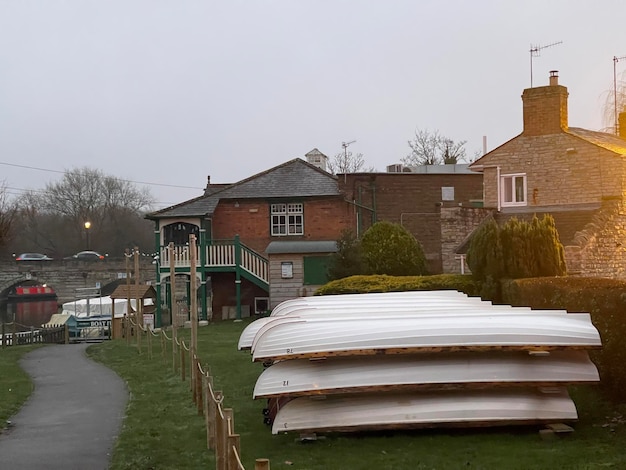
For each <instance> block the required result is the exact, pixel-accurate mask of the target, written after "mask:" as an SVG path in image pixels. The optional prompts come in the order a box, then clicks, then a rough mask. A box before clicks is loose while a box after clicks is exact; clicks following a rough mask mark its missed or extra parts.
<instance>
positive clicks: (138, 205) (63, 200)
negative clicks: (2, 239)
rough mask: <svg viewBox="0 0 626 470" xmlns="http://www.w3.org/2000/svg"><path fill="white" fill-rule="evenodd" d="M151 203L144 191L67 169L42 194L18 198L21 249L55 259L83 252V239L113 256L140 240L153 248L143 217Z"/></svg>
mask: <svg viewBox="0 0 626 470" xmlns="http://www.w3.org/2000/svg"><path fill="white" fill-rule="evenodd" d="M152 203H153V198H152V196H151V194H150V192H149V190H148V189H143V190H140V189H137V188H136V187H135V186H134V184H133V183H131V182H129V181H125V180H121V179H118V178H115V177H112V176H107V175H105V174H104V173H102V172H101V171H99V170H94V169H90V168H81V169H75V170H71V171H68V172H66V173H65V175H64V176H63V178H62V179H61V180H60V181H58V182H55V183H49V184H47V185H46V187H45V189H44V190H42V191H39V192H30V193H27V194H25V195H23V196H22V197H21V199H20V201H19V207H20V211H19V216H20V217H19V219H20V226H21V233H23V236H22V240H21V242H22V244H21V245H20V246H23V245H28V246H30V247H32V248H31V249H33V250H34V249H41V250H45V251H47V252H50V253H54V254H55V255H66V254H71V253H73V252H75V251H78V250H82V249H85V247H86V246H87V245H88V243H87V240H91V242H92V244H93V248H98V250H100V251H107V252H112V253H123V251H124V248H127V247H128V246H129V244H131V245H132V244H133V243H135V244H136V243H138V242H139V241H142V242H143V243H142V244H141V246H146V247H149V248H152V246H151V245H152V243H153V240H152V236H153V234H152V231H151V230H150V228H151V223H150V222H147V221H146V220H144V219H143V216H144V214H145V213H146V212H147V211H149V210H150V206H151V204H152ZM85 222H90V224H91V225H90V228H86V226H85ZM87 230H89V233H87ZM18 249H22V248H21V247H20V248H18Z"/></svg>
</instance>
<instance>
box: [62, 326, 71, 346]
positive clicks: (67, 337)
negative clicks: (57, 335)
mask: <svg viewBox="0 0 626 470" xmlns="http://www.w3.org/2000/svg"><path fill="white" fill-rule="evenodd" d="M63 326H64V328H63V335H64V342H65V344H70V327H69V326H67V323H65V325H63Z"/></svg>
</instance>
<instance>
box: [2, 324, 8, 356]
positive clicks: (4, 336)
mask: <svg viewBox="0 0 626 470" xmlns="http://www.w3.org/2000/svg"><path fill="white" fill-rule="evenodd" d="M6 346H7V337H6V334H5V326H4V322H2V349H4V348H6Z"/></svg>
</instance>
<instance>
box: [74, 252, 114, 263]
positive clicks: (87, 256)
mask: <svg viewBox="0 0 626 470" xmlns="http://www.w3.org/2000/svg"><path fill="white" fill-rule="evenodd" d="M105 258H106V256H105V255H101V254H100V253H98V252H97V251H79V252H78V253H76V254H75V255H72V256H68V257H67V258H65V259H68V260H79V261H100V260H103V259H105Z"/></svg>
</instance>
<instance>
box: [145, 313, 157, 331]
mask: <svg viewBox="0 0 626 470" xmlns="http://www.w3.org/2000/svg"><path fill="white" fill-rule="evenodd" d="M143 327H144V328H147V327H150V329H151V330H152V329H154V313H144V314H143Z"/></svg>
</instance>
